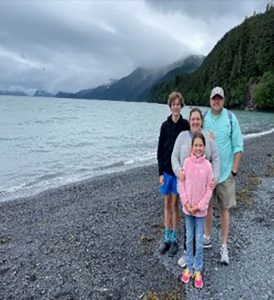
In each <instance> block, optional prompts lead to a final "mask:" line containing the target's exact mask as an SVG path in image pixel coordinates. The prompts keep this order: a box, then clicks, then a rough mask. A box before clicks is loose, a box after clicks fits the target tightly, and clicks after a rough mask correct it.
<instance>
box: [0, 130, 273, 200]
mask: <svg viewBox="0 0 274 300" xmlns="http://www.w3.org/2000/svg"><path fill="white" fill-rule="evenodd" d="M273 133H274V128H271V129H269V130H266V131H262V132H255V133H248V134H245V135H244V136H243V137H244V142H246V141H247V140H250V139H252V140H253V139H257V138H259V137H262V136H265V135H271V134H273ZM154 160H155V161H154V162H152V159H151V158H150V159H149V161H145V162H144V163H143V164H142V163H136V164H133V165H132V166H131V165H130V164H128V163H127V162H126V161H124V162H122V161H120V162H119V163H118V165H119V168H118V169H117V170H115V169H114V170H113V171H110V172H106V173H101V174H100V173H98V174H95V175H92V176H91V175H85V176H84V178H82V179H80V178H79V179H77V180H76V181H71V182H69V181H70V180H68V182H66V183H58V184H56V183H51V184H50V185H51V186H50V185H49V186H48V187H46V188H41V187H39V188H38V187H36V186H35V187H32V188H31V189H29V188H28V189H21V190H20V189H19V190H17V191H16V192H12V193H11V194H10V192H7V191H5V190H1V191H0V203H1V202H6V201H14V200H16V199H21V198H24V199H26V198H33V197H36V196H37V195H39V194H40V193H44V192H47V191H50V190H54V189H58V188H63V187H65V186H69V185H73V184H78V183H80V184H81V183H85V181H91V180H93V179H96V178H99V177H105V176H110V175H112V174H113V175H115V174H119V173H122V172H127V171H131V170H132V171H134V170H135V169H138V168H146V167H149V166H152V165H155V164H157V162H156V158H155V159H154ZM112 165H113V164H112ZM114 165H115V164H114ZM104 168H105V167H104ZM107 169H109V168H108V167H107ZM14 188H16V187H14ZM8 189H12V187H9V188H8ZM22 194H23V195H22Z"/></svg>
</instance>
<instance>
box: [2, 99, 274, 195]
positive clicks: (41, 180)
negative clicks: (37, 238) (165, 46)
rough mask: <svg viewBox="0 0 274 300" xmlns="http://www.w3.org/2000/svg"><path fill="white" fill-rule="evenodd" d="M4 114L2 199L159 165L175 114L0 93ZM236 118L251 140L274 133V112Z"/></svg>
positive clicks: (151, 107)
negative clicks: (160, 147) (165, 129)
mask: <svg viewBox="0 0 274 300" xmlns="http://www.w3.org/2000/svg"><path fill="white" fill-rule="evenodd" d="M189 109H190V108H189V107H184V109H183V111H182V113H183V115H184V117H185V118H188V114H189ZM202 109H203V110H204V109H206V108H202ZM0 111H1V118H0V143H1V147H0V201H5V200H9V199H14V198H17V197H23V196H29V195H33V194H35V193H38V192H40V191H43V190H46V189H49V188H53V187H57V186H60V185H64V184H68V183H72V182H76V181H80V180H83V179H87V178H91V177H94V176H98V175H102V174H106V173H112V172H116V171H122V170H125V169H129V168H134V167H137V166H143V165H148V164H151V163H155V162H156V152H157V143H158V137H159V129H160V125H161V123H162V122H163V121H164V120H165V119H166V118H167V116H168V115H169V108H168V106H167V105H160V104H152V103H136V102H119V101H102V100H100V101H99V100H79V99H77V100H76V99H59V98H34V97H14V96H0ZM235 114H236V115H237V117H238V118H239V121H240V124H241V128H242V131H243V133H244V136H245V138H253V137H256V136H258V135H260V134H265V133H266V132H271V131H273V130H274V114H273V113H259V112H247V111H235Z"/></svg>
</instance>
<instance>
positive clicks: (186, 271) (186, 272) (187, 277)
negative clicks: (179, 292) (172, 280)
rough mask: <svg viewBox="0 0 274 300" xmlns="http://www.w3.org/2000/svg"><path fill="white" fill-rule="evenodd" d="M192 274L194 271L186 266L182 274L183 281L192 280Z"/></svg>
mask: <svg viewBox="0 0 274 300" xmlns="http://www.w3.org/2000/svg"><path fill="white" fill-rule="evenodd" d="M192 274H193V273H192V272H191V271H190V270H189V269H188V268H185V269H184V270H183V272H182V274H181V276H180V280H181V281H182V282H183V283H189V280H190V277H191V276H192Z"/></svg>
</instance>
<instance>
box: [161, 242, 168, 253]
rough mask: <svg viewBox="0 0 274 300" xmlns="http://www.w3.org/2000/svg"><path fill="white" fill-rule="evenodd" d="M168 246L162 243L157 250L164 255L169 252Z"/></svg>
mask: <svg viewBox="0 0 274 300" xmlns="http://www.w3.org/2000/svg"><path fill="white" fill-rule="evenodd" d="M170 245H171V244H170V243H166V242H163V244H162V245H161V247H160V249H159V252H160V254H165V253H166V252H167V251H168V250H169V248H170Z"/></svg>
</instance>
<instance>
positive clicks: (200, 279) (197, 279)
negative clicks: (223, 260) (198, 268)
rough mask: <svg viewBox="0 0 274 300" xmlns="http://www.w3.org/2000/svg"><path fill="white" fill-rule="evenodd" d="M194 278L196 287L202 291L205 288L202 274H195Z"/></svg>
mask: <svg viewBox="0 0 274 300" xmlns="http://www.w3.org/2000/svg"><path fill="white" fill-rule="evenodd" d="M193 278H194V286H195V287H196V288H197V289H201V288H202V287H203V286H204V282H203V276H202V274H201V272H194V275H193Z"/></svg>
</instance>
